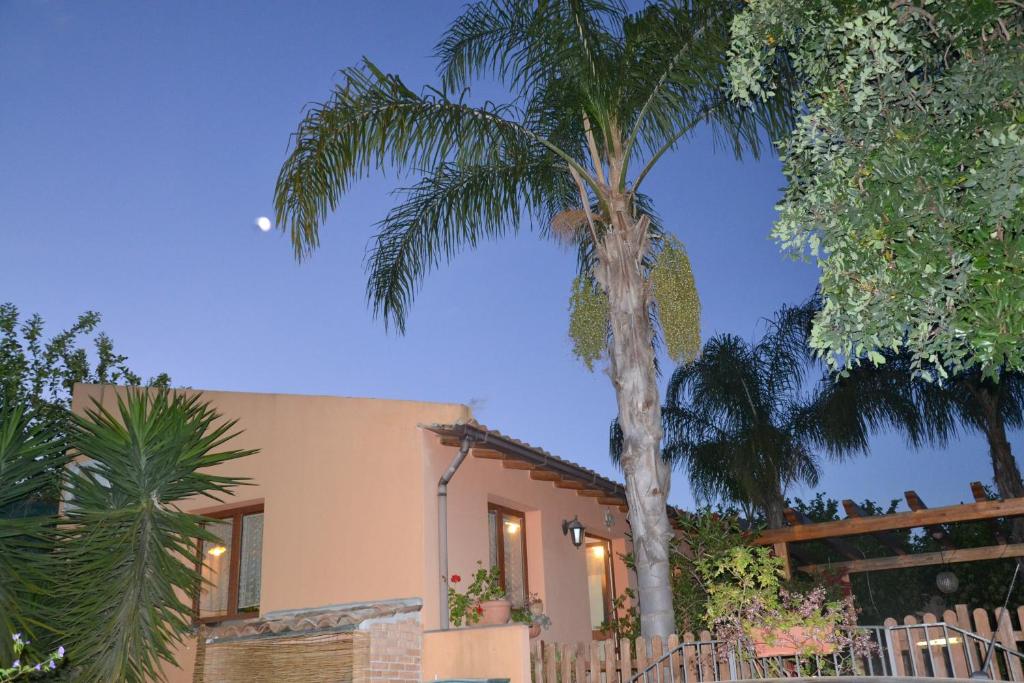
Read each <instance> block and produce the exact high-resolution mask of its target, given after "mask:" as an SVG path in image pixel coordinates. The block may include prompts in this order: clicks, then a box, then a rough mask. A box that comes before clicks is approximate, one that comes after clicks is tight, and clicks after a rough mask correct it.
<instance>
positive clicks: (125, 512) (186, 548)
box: [58, 390, 255, 683]
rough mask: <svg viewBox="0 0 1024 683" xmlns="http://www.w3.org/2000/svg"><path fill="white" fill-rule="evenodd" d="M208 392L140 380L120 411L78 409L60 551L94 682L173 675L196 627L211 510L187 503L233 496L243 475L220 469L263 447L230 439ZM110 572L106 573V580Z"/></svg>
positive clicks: (78, 643) (69, 626) (71, 615)
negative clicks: (184, 505)
mask: <svg viewBox="0 0 1024 683" xmlns="http://www.w3.org/2000/svg"><path fill="white" fill-rule="evenodd" d="M234 428H235V422H234V421H231V420H224V419H223V418H222V417H221V415H219V414H218V413H217V412H216V411H215V410H213V409H212V408H211V407H210V406H209V404H207V403H204V402H203V401H202V400H201V397H200V396H199V395H193V396H185V395H182V394H177V393H171V392H169V391H167V390H159V391H150V392H146V391H141V390H131V391H129V392H128V393H127V395H126V396H125V397H120V396H119V397H118V406H117V411H116V414H115V413H112V412H110V411H108V410H107V409H106V408H104V407H102V406H100V405H99V404H95V405H94V407H93V408H91V409H89V410H87V411H86V415H85V416H84V417H83V416H75V422H74V428H73V431H72V434H71V442H72V446H73V448H74V450H75V452H76V454H77V455H78V457H79V458H80V460H79V464H80V467H79V468H78V469H77V471H76V470H69V473H68V490H69V492H70V495H71V499H72V504H70V505H69V506H68V510H67V520H66V521H67V524H68V537H67V540H66V541H65V542H63V543H61V544H60V547H59V553H58V557H59V560H60V561H61V563H62V564H63V565H64V567H65V571H66V574H65V577H64V582H63V585H62V586H61V588H60V591H59V593H60V595H61V597H62V598H63V605H64V609H63V610H62V611H61V625H62V627H63V629H64V631H65V632H66V633H67V634H68V637H69V642H70V643H73V644H74V648H75V649H74V652H73V657H74V661H73V664H74V665H75V666H76V669H77V672H78V675H79V677H80V679H81V680H83V681H89V682H91V681H114V680H116V681H126V682H132V683H134V682H136V681H137V682H140V683H141V681H151V680H162V675H161V673H160V666H161V663H162V662H173V661H174V648H175V646H177V645H178V644H180V642H181V641H182V638H183V637H184V636H185V635H186V634H187V633H188V632H189V629H190V627H191V620H192V619H191V617H192V605H191V604H190V598H191V596H193V595H195V594H196V591H197V590H198V588H199V585H200V581H201V578H200V574H199V572H198V571H197V570H196V568H195V566H194V565H193V564H192V563H191V562H188V561H184V562H183V561H182V559H183V558H192V557H195V553H196V542H197V539H201V538H211V536H210V534H209V533H208V532H207V531H205V529H204V528H203V526H202V525H203V521H204V520H203V518H202V517H199V516H197V515H192V514H187V513H184V512H181V511H180V510H179V509H178V507H177V504H178V503H180V502H181V501H184V500H185V499H188V498H192V497H195V496H205V497H208V498H211V499H214V500H221V499H222V497H223V496H225V495H228V494H230V493H231V491H232V490H233V489H234V488H235V487H236V486H237V485H239V484H241V483H243V480H242V479H239V478H237V477H228V476H223V475H217V474H212V473H210V472H209V471H208V469H209V468H211V467H213V466H215V465H219V464H222V463H224V462H227V461H230V460H234V459H236V458H240V457H244V456H246V455H250V454H252V453H255V451H252V450H241V449H225V448H224V447H225V446H226V444H227V443H228V442H229V441H230V440H231V439H232V438H234V437H235V436H236V434H237V433H236V432H235V431H234ZM98 577H102V580H98Z"/></svg>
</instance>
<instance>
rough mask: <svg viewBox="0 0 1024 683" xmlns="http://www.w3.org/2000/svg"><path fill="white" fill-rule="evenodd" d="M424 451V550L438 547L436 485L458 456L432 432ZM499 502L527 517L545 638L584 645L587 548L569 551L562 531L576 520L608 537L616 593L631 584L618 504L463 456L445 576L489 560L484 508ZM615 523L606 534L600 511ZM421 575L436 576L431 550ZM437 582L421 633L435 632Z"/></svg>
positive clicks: (452, 489) (426, 602) (587, 633)
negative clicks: (547, 626) (545, 620)
mask: <svg viewBox="0 0 1024 683" xmlns="http://www.w3.org/2000/svg"><path fill="white" fill-rule="evenodd" d="M424 450H425V452H426V454H427V457H426V459H425V465H426V467H427V470H428V472H427V475H426V477H425V478H424V479H425V483H426V484H427V491H426V493H425V495H424V520H425V525H426V533H425V535H424V540H425V542H426V543H427V545H428V547H429V548H436V547H437V512H436V510H437V507H436V501H432V500H430V499H431V497H435V498H436V494H437V480H438V479H439V478H440V476H441V475H442V474H443V473H444V470H445V469H446V468H447V467H448V465H449V464H450V463H451V461H452V458H453V457H454V456H455V454H456V453H457V452H458V449H457V448H454V447H449V446H443V445H441V443H440V440H439V439H438V438H437V437H436V436H435V435H433V434H429V433H427V434H425V435H424ZM488 503H498V504H500V505H504V506H506V507H509V508H512V509H515V510H519V511H521V512H524V513H526V515H525V516H526V528H525V533H526V560H527V581H528V583H529V589H530V592H531V593H537V594H538V595H540V597H541V598H542V599H543V600H544V608H545V612H546V613H547V614H548V616H550V617H551V622H552V623H551V628H550V629H549V630H548V631H546V632H544V634H543V636H542V637H543V638H544V639H545V640H553V641H563V642H579V641H583V640H590V638H591V628H590V612H589V605H590V602H589V596H588V592H587V568H586V556H585V554H584V553H585V550H584V549H582V548H575V547H573V545H572V543H571V542H570V541H569V539H568V537H566V536H565V535H564V534H563V533H562V521H563V520H566V519H570V520H571V519H572V518H573V517H574V516H579V519H580V522H582V523H583V525H584V526H585V527H586V528H587V529H588V530H590V531H593V532H594V533H595V534H596V535H598V536H601V537H604V538H607V539H610V540H611V541H612V548H613V556H614V560H613V573H614V577H613V581H614V583H615V591H616V593H621V592H622V591H623V589H624V588H626V587H627V586H629V585H630V584H629V582H630V572H629V571H628V570H627V568H626V566H625V564H624V563H623V562H622V560H621V559H620V558H619V554H620V553H623V552H625V551H626V549H627V545H626V540H625V535H626V530H627V528H628V525H627V523H626V515H625V514H624V513H622V512H620V511H619V510H618V508H617V507H612V508H609V507H608V506H605V505H600V504H598V502H597V500H596V499H594V498H586V497H583V496H579V495H577V493H576V492H575V491H573V490H569V489H559V488H555V485H554V484H553V483H551V482H546V481H537V480H534V479H531V478H530V474H529V472H528V471H525V470H512V469H506V468H505V467H504V466H503V465H502V463H501V461H500V460H489V459H484V458H477V457H474V456H472V455H471V456H469V457H468V458H466V460H465V462H464V463H463V465H462V467H460V468H459V470H458V472H456V474H455V476H454V478H453V479H452V481H451V483H450V484H449V485H448V548H449V552H448V570H449V573H450V574H460V575H462V576H469V575H471V574H472V573H473V571H475V570H476V568H477V565H476V562H477V560H481V561H483V563H484V564H485V565H486V564H487V563H488V558H489V545H488V533H489V532H488V525H487V504H488ZM609 509H610V510H611V512H612V515H613V517H614V518H615V520H614V524H613V526H612V527H611V529H609V528H608V527H606V526H605V523H604V513H605V510H609ZM424 556H425V557H426V558H427V560H426V561H427V572H426V574H427V576H432V577H437V580H438V581H440V572H439V569H438V564H437V551H436V550H434V551H433V552H430V551H429V550H425V551H424ZM439 600H440V596H439V591H438V589H437V584H433V586H431V589H430V590H428V591H427V592H426V593H425V594H424V598H423V623H424V626H425V628H428V629H429V628H439V627H440V623H439V611H438V602H439Z"/></svg>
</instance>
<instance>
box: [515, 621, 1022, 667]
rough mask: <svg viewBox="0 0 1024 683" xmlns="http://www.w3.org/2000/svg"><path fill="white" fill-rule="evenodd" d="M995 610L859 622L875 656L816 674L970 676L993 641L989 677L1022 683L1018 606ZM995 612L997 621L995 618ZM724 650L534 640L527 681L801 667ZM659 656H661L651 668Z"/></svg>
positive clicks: (697, 638) (700, 643) (707, 639)
mask: <svg viewBox="0 0 1024 683" xmlns="http://www.w3.org/2000/svg"><path fill="white" fill-rule="evenodd" d="M1001 612H1002V610H999V609H997V610H996V612H995V614H991V613H989V612H987V611H985V610H982V609H976V610H973V611H971V610H968V608H967V606H966V605H957V607H956V609H954V610H947V611H946V612H945V613H943V614H941V615H934V614H925V615H924V617H923V618H921V619H919V618H917V617H915V616H907V617H904V618H903V620H902V622H897V621H896V620H895V619H887V620H886V621H885V623H884V624H883V625H882V626H870V627H868V626H866V627H864V628H867V629H869V631H870V633H871V634H872V639H873V640H874V641H875V642H876V644H877V645H878V654H877V655H876V656H874V657H867V658H859V659H858V660H856V661H851V662H850V666H849V668H848V669H844V667H843V666H841V665H839V662H838V660H836V659H835V658H829V657H823V658H819V661H818V662H817V669H816V672H817V673H819V674H822V675H824V674H831V675H837V672H838V673H839V674H841V673H859V674H866V675H899V676H915V677H922V678H949V677H956V678H968V677H969V676H970V674H971V673H972V672H974V671H977V670H979V669H980V668H981V665H982V663H983V661H984V658H985V653H986V649H987V644H988V642H989V641H990V640H994V641H995V643H996V652H995V655H994V657H993V662H992V665H991V666H990V672H991V674H992V677H993V678H994V679H995V680H1003V681H1021V682H1024V670H1022V660H1021V655H1019V654H1018V653H1019V650H1020V648H1019V647H1018V644H1019V643H1022V644H1024V606H1021V607H1018V608H1017V609H1016V610H1014V611H1012V612H1011V613H1007V614H1005V615H1000V613H1001ZM997 615H1000V617H1001V618H999V619H996V616H997ZM722 647H723V646H722V644H721V643H719V642H718V641H716V640H715V639H714V638H713V637H712V635H711V634H710V633H709V632H707V631H703V632H701V633H698V634H692V633H686V634H684V635H683V637H682V639H681V640H680V638H679V637H678V636H675V635H672V636H669V637H668V638H666V639H664V640H662V639H661V638H652V639H650V640H646V639H643V638H638V639H637V640H636V641H635V642H633V641H629V640H626V639H622V640H620V641H612V640H602V641H591V642H584V643H554V642H540V641H537V642H534V643H533V644H532V646H531V651H530V663H531V669H532V674H533V683H630V681H631V680H633V679H634V678H635V677H637V676H638V675H641V674H643V672H645V671H648V675H647V676H645V677H644V678H645V681H644V683H706V682H712V681H730V680H736V679H746V678H759V677H763V676H764V675H765V673H766V671H768V670H774V671H775V672H776V673H778V672H779V671H782V670H792V669H793V668H794V664H795V665H796V666H797V668H801V670H802V668H803V665H802V664H801V662H800V661H799V660H796V661H795V662H792V661H790V662H788V663H787V662H786V661H783V660H782V659H780V658H775V659H773V660H770V661H769V660H754V659H752V658H751V657H737V656H731V657H730V656H729V653H728V652H723V650H722ZM670 653H671V655H670V656H669V654H670ZM663 657H665V661H663V662H662V663H661V664H660V665H659V666H657V667H655V668H654V669H651V668H650V667H651V666H652V665H654V664H655V663H656V662H658V661H659V660H660V659H662V658H663ZM822 659H823V660H825V662H824V663H825V666H824V667H822V666H821V664H822V662H821V661H820V660H822ZM831 662H835V664H836V665H830V663H831ZM804 664H806V662H804ZM812 664H813V662H812Z"/></svg>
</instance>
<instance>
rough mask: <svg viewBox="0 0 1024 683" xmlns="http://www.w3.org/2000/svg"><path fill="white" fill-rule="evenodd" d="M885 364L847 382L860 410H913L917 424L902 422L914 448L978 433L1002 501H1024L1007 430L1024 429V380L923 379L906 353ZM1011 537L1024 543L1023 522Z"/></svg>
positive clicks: (1006, 374)
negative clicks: (962, 433)
mask: <svg viewBox="0 0 1024 683" xmlns="http://www.w3.org/2000/svg"><path fill="white" fill-rule="evenodd" d="M884 359H885V363H884V364H882V365H877V366H876V365H874V364H873V363H864V364H861V365H859V366H857V367H854V368H852V369H851V370H850V371H849V372H848V374H847V377H846V378H845V379H844V380H843V383H844V385H845V386H846V387H847V390H846V394H847V395H848V399H847V400H848V401H849V403H850V404H856V405H857V406H858V407H857V408H855V409H858V410H862V409H865V408H866V407H868V406H875V407H877V406H881V405H892V403H890V402H896V403H898V404H900V405H903V406H906V405H911V406H913V409H914V413H915V415H914V419H913V420H904V421H902V422H897V423H896V426H897V427H899V428H901V429H903V430H904V431H906V432H907V433H908V435H909V436H910V437H911V441H912V442H913V443H914V444H915V445H920V444H921V443H922V442H929V443H932V444H935V445H939V446H945V445H946V444H947V443H948V442H949V440H950V439H951V438H953V437H955V436H956V435H957V434H958V433H959V432H960V430H966V431H976V432H979V433H981V434H983V435H984V436H985V440H986V441H987V442H988V447H989V457H990V459H991V462H992V473H993V480H994V482H995V485H996V490H997V491H998V492H999V495H1000V496H1001V497H1003V498H1019V497H1021V496H1024V482H1022V481H1021V473H1020V468H1019V467H1018V465H1017V460H1016V458H1015V457H1014V455H1013V450H1012V448H1011V446H1010V441H1009V439H1008V437H1007V433H1006V431H1007V429H1008V428H1009V429H1020V428H1021V427H1024V374H1021V373H1019V372H1010V371H1005V370H1004V371H1001V372H998V373H997V374H996V375H995V376H994V377H986V376H984V375H983V374H982V372H981V371H980V370H979V369H977V368H971V369H968V370H964V371H961V372H960V373H957V374H954V375H950V376H948V377H946V378H944V379H941V380H937V381H931V382H928V381H925V380H923V379H920V377H919V376H918V374H917V373H916V372H915V364H914V361H913V359H911V358H910V356H909V355H908V354H905V353H892V352H889V353H886V354H884ZM1011 528H1012V531H1011V536H1012V537H1013V541H1014V542H1015V543H1020V542H1024V519H1015V520H1014V521H1013V525H1012V527H1011Z"/></svg>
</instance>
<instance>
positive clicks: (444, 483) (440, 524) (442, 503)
mask: <svg viewBox="0 0 1024 683" xmlns="http://www.w3.org/2000/svg"><path fill="white" fill-rule="evenodd" d="M472 443H473V439H472V438H470V437H469V435H466V436H464V437H462V445H461V446H460V447H459V452H458V453H457V454H456V455H455V458H453V459H452V463H451V464H450V465H448V469H446V470H445V471H444V474H442V475H441V479H440V480H439V481H438V482H437V562H438V567H439V569H440V572H439V574H440V579H441V583H440V591H439V594H438V596H439V597H440V602H439V603H438V612H439V613H440V615H441V630H442V631H447V630H448V626H449V623H448V619H449V618H450V616H449V614H448V482H450V481H451V480H452V477H454V476H455V472H456V470H458V469H459V466H460V465H461V464H462V461H463V460H465V459H466V456H467V455H468V454H469V447H470V445H471V444H472Z"/></svg>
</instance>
